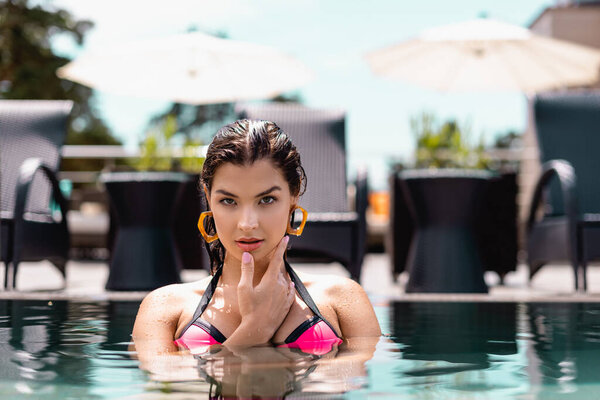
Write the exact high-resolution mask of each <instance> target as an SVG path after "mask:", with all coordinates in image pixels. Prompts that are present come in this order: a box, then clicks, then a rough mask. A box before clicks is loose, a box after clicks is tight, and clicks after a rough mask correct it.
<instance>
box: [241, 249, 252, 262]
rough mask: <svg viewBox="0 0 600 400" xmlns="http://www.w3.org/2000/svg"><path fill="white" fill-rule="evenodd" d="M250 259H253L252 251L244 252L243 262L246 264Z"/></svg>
mask: <svg viewBox="0 0 600 400" xmlns="http://www.w3.org/2000/svg"><path fill="white" fill-rule="evenodd" d="M250 261H252V256H251V255H250V253H248V252H244V253H242V262H243V263H244V264H247V263H249V262H250Z"/></svg>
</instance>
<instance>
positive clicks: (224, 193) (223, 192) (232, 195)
mask: <svg viewBox="0 0 600 400" xmlns="http://www.w3.org/2000/svg"><path fill="white" fill-rule="evenodd" d="M215 192H217V193H220V194H222V195H225V196H229V197H237V196H236V195H235V194H233V193H229V192H228V191H227V190H223V189H217V190H215Z"/></svg>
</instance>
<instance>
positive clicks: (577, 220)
mask: <svg viewBox="0 0 600 400" xmlns="http://www.w3.org/2000/svg"><path fill="white" fill-rule="evenodd" d="M533 108H534V115H535V126H536V131H537V138H538V143H539V147H540V158H541V161H542V162H543V166H542V175H541V177H540V179H539V180H538V183H537V185H536V188H535V192H534V195H533V200H532V203H531V208H530V213H529V218H528V221H527V251H528V255H527V258H528V264H529V276H530V279H531V278H533V276H534V275H535V274H536V272H538V271H539V269H540V268H541V267H542V266H543V265H545V264H547V263H550V262H553V261H554V262H569V263H570V264H571V265H572V267H573V272H574V274H575V289H576V290H579V289H581V288H582V289H583V290H586V289H587V279H586V266H587V263H588V262H589V261H591V260H597V259H600V181H599V179H598V174H599V173H600V157H598V148H600V91H585V92H583V91H582V92H572V93H555V94H544V95H538V96H537V97H536V98H534V100H533ZM554 178H556V179H554ZM541 209H543V211H544V215H543V217H542V218H541V219H539V218H537V217H538V216H539V211H540V210H541Z"/></svg>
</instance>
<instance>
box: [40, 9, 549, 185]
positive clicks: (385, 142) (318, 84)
mask: <svg viewBox="0 0 600 400" xmlns="http://www.w3.org/2000/svg"><path fill="white" fill-rule="evenodd" d="M42 3H45V4H47V5H49V6H54V7H61V8H64V9H66V10H68V11H70V12H71V13H72V14H73V15H74V16H75V17H76V18H85V19H89V20H91V21H93V22H94V24H95V26H94V28H93V29H92V30H90V31H89V33H88V34H87V35H86V40H85V43H84V45H83V46H82V47H75V46H74V45H73V44H72V42H71V41H70V40H67V39H66V38H56V39H55V41H54V46H55V48H56V49H57V50H58V51H60V52H62V53H63V54H66V55H68V56H70V57H74V58H75V57H77V56H78V55H79V54H83V53H84V52H86V51H93V50H94V49H98V48H105V47H106V46H110V45H111V44H114V43H120V42H124V41H135V40H141V39H150V38H159V37H163V36H167V35H171V34H177V33H182V32H185V31H187V30H188V29H189V28H190V27H196V28H198V29H200V30H202V31H208V32H217V31H220V32H225V33H227V35H228V37H229V38H231V39H235V40H242V41H249V42H254V43H259V44H263V45H268V46H272V47H274V48H276V49H278V50H281V51H282V52H285V53H287V54H290V55H292V56H294V57H296V58H297V59H298V60H300V61H301V62H302V63H304V64H305V65H307V66H308V67H309V68H311V69H312V70H313V72H314V75H315V79H314V80H313V81H311V82H310V83H309V84H307V85H306V86H304V87H302V88H300V89H298V90H297V93H299V94H300V96H301V98H302V99H303V100H304V103H305V104H306V105H307V106H311V107H321V108H336V109H339V108H341V109H344V110H346V113H347V122H346V132H347V150H348V167H349V175H350V178H352V176H353V175H354V174H355V172H356V170H357V168H363V167H364V168H367V169H368V171H369V181H370V185H371V187H372V189H374V190H384V189H386V188H387V176H388V174H389V166H390V164H391V162H392V161H393V160H400V161H404V162H409V161H410V160H411V157H412V152H413V150H414V145H415V138H414V135H413V134H412V132H411V130H410V119H411V117H414V116H417V115H419V114H421V113H422V112H424V111H427V112H432V113H434V114H435V115H436V116H437V117H438V118H439V119H440V120H441V121H444V120H447V119H457V120H458V121H459V122H462V123H465V124H469V125H470V126H471V131H472V132H471V134H472V138H471V139H472V140H474V141H479V139H480V138H482V139H483V140H484V141H485V142H486V143H491V142H492V141H493V139H494V138H495V137H496V136H497V135H499V134H503V133H506V132H508V131H511V130H514V131H517V132H522V131H524V130H525V129H526V126H527V102H526V97H525V96H524V95H523V94H521V93H500V92H496V93H490V92H486V93H439V92H436V91H433V90H429V89H425V88H420V87H418V86H415V85H413V84H410V83H406V82H398V81H391V80H387V79H385V78H381V77H377V76H375V75H374V74H373V73H372V72H371V71H370V69H369V66H368V64H367V63H366V61H365V54H366V53H367V52H369V51H372V50H376V49H380V48H382V47H386V46H389V45H393V44H395V43H399V42H401V41H403V40H407V39H410V38H412V37H415V36H417V35H418V34H419V32H421V31H422V30H424V29H428V28H432V27H435V26H440V25H446V24H450V23H456V22H461V21H466V20H470V19H473V18H477V17H479V16H482V15H485V16H487V17H488V18H494V19H498V20H501V21H503V22H507V23H512V24H515V25H520V26H523V27H527V26H528V25H529V24H530V23H531V22H532V21H533V20H534V19H535V18H536V17H537V16H538V15H539V14H540V13H541V12H542V11H543V10H544V8H545V7H548V6H551V5H553V4H554V2H553V1H549V0H504V1H497V0H455V1H451V2H449V1H444V0H419V1H411V2H408V1H403V0H373V1H370V2H367V1H364V0H345V1H343V0H320V1H319V0H298V1H291V0H253V1H247V0H219V1H214V0H170V1H168V2H158V1H149V0H146V1H140V0H128V1H122V0H120V1H116V0H104V1H92V0H46V1H42ZM94 100H95V104H96V106H97V108H98V110H99V114H100V116H101V117H103V118H104V120H105V122H106V123H107V124H108V126H109V127H110V128H111V129H112V131H113V133H114V134H115V135H116V136H117V137H119V138H120V139H122V140H123V142H124V143H125V145H126V146H127V147H128V148H135V147H136V146H137V144H138V142H139V140H140V138H141V137H142V135H143V133H144V130H145V127H146V125H147V123H148V120H149V118H150V116H151V115H152V114H154V113H156V112H159V111H163V110H164V109H165V108H166V106H167V105H168V104H169V103H167V102H163V101H156V100H148V99H139V98H133V97H125V96H117V95H114V94H110V93H104V92H98V91H96V94H95V96H94Z"/></svg>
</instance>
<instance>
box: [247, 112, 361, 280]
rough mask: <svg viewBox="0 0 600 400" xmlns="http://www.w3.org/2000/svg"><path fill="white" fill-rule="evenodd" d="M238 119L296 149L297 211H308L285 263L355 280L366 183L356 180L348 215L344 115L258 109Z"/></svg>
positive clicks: (359, 251) (357, 275) (359, 266)
mask: <svg viewBox="0 0 600 400" xmlns="http://www.w3.org/2000/svg"><path fill="white" fill-rule="evenodd" d="M237 112H238V114H239V116H240V117H241V118H250V119H263V120H269V121H273V122H275V123H276V124H277V125H279V126H280V127H281V128H282V129H283V130H284V131H285V132H287V133H288V134H289V135H290V137H291V138H292V141H293V142H294V144H295V145H296V147H297V148H298V150H299V152H300V154H301V156H302V165H303V167H304V169H305V171H306V175H307V180H308V184H307V190H306V193H305V194H304V195H303V196H302V198H301V199H300V205H301V206H302V207H304V208H305V209H306V210H307V211H308V223H307V225H306V229H305V230H304V233H303V234H302V237H301V238H298V239H297V238H295V237H292V239H291V241H290V245H291V248H290V250H289V252H288V256H289V257H290V258H292V257H295V258H296V259H298V260H300V259H302V260H306V261H313V260H314V261H338V262H340V263H341V264H343V265H344V267H346V269H347V270H348V271H349V272H350V276H351V277H352V279H354V280H357V281H358V280H359V279H360V272H361V266H362V262H363V258H364V254H365V247H366V218H365V213H366V209H367V179H366V174H364V173H363V174H359V177H358V178H357V180H356V198H355V199H356V201H355V206H354V211H351V210H350V208H349V206H348V198H347V177H346V176H347V175H346V136H345V119H346V118H345V113H344V112H343V111H333V110H319V109H312V108H307V107H304V106H300V105H296V104H276V103H275V104H261V105H252V106H244V107H241V108H238V110H237Z"/></svg>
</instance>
